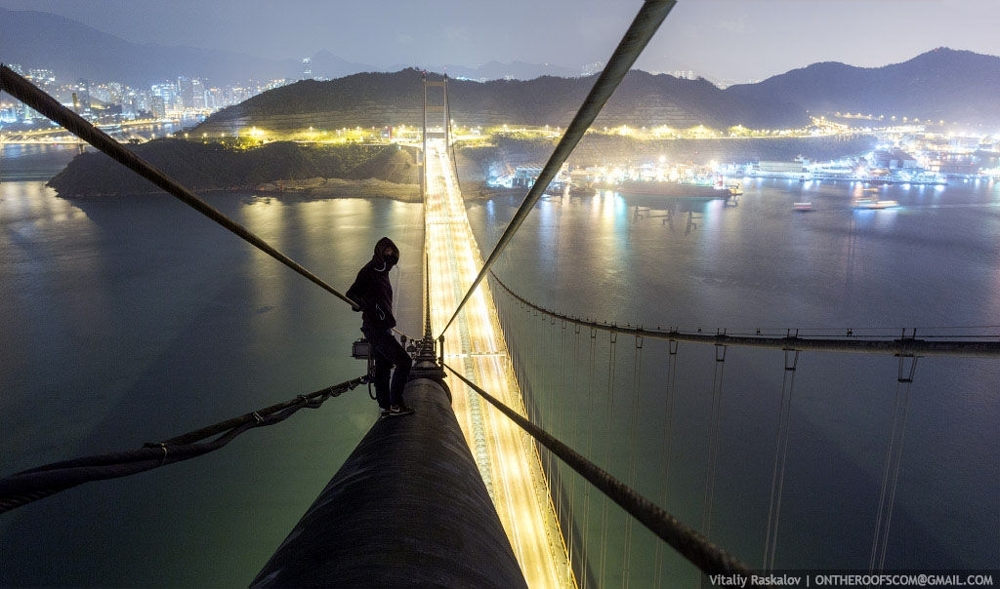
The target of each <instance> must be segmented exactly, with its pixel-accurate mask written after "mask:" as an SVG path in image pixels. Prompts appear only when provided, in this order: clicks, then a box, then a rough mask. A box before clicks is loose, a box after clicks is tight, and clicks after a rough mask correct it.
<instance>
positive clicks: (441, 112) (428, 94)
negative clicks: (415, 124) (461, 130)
mask: <svg viewBox="0 0 1000 589" xmlns="http://www.w3.org/2000/svg"><path fill="white" fill-rule="evenodd" d="M421 78H422V79H423V81H424V121H423V132H422V133H421V136H422V137H423V151H422V155H421V157H422V158H424V159H425V161H423V162H422V163H423V164H424V165H423V173H422V174H421V175H420V189H421V190H420V192H421V194H424V193H425V190H426V187H427V179H426V177H425V176H426V174H427V165H426V157H427V139H428V138H443V139H444V144H445V147H446V148H447V147H448V146H449V145H450V139H451V138H450V135H449V132H450V126H451V125H450V124H449V123H450V122H451V113H450V112H449V110H448V75H447V74H445V75H444V76H442V78H441V79H440V80H437V81H434V80H428V79H427V72H424V73H423V75H422V76H421ZM439 124H440V127H439V126H438V125H439Z"/></svg>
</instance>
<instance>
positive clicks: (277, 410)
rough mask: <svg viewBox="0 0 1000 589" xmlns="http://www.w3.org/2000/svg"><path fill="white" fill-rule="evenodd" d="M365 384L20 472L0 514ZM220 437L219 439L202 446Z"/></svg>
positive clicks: (2, 492) (196, 450) (205, 448)
mask: <svg viewBox="0 0 1000 589" xmlns="http://www.w3.org/2000/svg"><path fill="white" fill-rule="evenodd" d="M364 382H366V377H364V376H362V377H359V378H354V379H351V380H348V381H345V382H342V383H340V384H336V385H333V386H329V387H326V388H325V389H321V390H318V391H316V392H313V393H309V394H306V395H299V396H297V397H295V398H294V399H290V400H288V401H285V402H283V403H278V404H276V405H271V406H270V407H266V408H264V409H258V410H257V411H253V412H251V413H247V414H246V415H243V416H240V417H234V418H232V419H228V420H226V421H222V422H219V423H216V424H214V425H210V426H208V427H204V428H202V429H199V430H195V431H193V432H189V433H186V434H183V435H180V436H177V437H174V438H170V439H169V440H166V441H163V442H153V443H146V444H145V445H143V447H142V448H139V449H137V450H131V451H126V452H117V453H112V454H104V455H98V456H87V457H83V458H76V459H73V460H65V461H62V462H54V463H52V464H47V465H45V466H39V467H36V468H32V469H29V470H24V471H21V472H19V473H16V474H13V475H11V476H9V477H6V478H3V479H0V513H5V512H7V511H10V510H12V509H16V508H18V507H21V506H22V505H27V504H28V503H31V502H32V501H37V500H38V499H42V498H44V497H48V496H49V495H54V494H56V493H59V492H61V491H65V490H66V489H70V488H72V487H75V486H77V485H81V484H83V483H87V482H91V481H99V480H105V479H113V478H119V477H124V476H128V475H130V474H137V473H140V472H144V471H147V470H152V469H154V468H159V467H161V466H165V465H167V464H173V463H175V462H180V461H182V460H187V459H189V458H194V457H196V456H201V455H202V454H207V453H209V452H212V451H214V450H218V449H219V448H222V447H223V446H225V445H226V444H228V443H229V442H231V441H232V440H233V439H235V438H236V437H237V436H239V435H240V434H242V433H243V432H245V431H247V430H250V429H253V428H255V427H262V426H265V425H274V424H275V423H279V422H281V421H284V420H285V419H287V418H288V417H290V416H291V415H292V414H293V413H295V412H296V411H298V410H299V409H302V408H305V407H308V408H310V409H315V408H317V407H319V406H320V405H322V404H323V402H324V401H326V400H327V399H329V398H330V397H337V396H340V395H341V394H343V393H345V392H347V391H349V390H352V389H354V388H355V387H357V386H358V385H360V384H363V383H364ZM218 434H222V435H221V436H219V437H218V438H216V439H214V440H210V441H208V442H201V440H204V439H205V438H208V437H211V436H215V435H218ZM199 442H201V443H199Z"/></svg>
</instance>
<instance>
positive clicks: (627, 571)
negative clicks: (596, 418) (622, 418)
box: [622, 335, 642, 587]
mask: <svg viewBox="0 0 1000 589" xmlns="http://www.w3.org/2000/svg"><path fill="white" fill-rule="evenodd" d="M641 380H642V336H641V335H637V336H635V361H634V362H633V365H632V418H631V420H630V421H629V436H628V442H629V449H628V453H629V466H628V475H627V476H626V478H625V484H626V485H628V486H629V487H632V488H633V489H634V488H635V480H636V468H637V463H638V457H639V391H640V390H641V387H640V382H641ZM631 570H632V518H631V517H629V516H627V515H626V516H625V539H624V542H623V558H622V587H628V586H629V577H630V576H631Z"/></svg>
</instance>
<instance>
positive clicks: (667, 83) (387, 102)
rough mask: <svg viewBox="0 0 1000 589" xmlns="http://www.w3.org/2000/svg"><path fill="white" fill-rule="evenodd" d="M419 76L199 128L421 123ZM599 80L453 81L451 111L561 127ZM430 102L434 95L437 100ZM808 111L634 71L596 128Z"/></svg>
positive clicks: (357, 78)
mask: <svg viewBox="0 0 1000 589" xmlns="http://www.w3.org/2000/svg"><path fill="white" fill-rule="evenodd" d="M421 76H422V73H421V72H419V71H418V70H415V69H407V70H402V71H399V72H395V73H365V74H355V75H353V76H347V77H345V78H340V79H337V80H331V81H328V82H317V81H314V80H306V81H302V82H298V83H295V84H292V85H289V86H285V87H283V88H278V89H276V90H272V91H270V92H265V93H263V94H260V95H258V96H256V97H254V98H251V99H249V100H247V101H245V102H243V103H241V104H238V105H235V106H231V107H229V108H226V109H223V110H221V111H219V112H217V113H215V114H214V115H212V116H211V117H209V119H208V120H207V121H205V122H204V123H203V124H202V125H201V126H199V127H198V128H197V129H196V130H195V131H196V132H208V133H222V132H225V133H230V134H231V133H234V132H236V131H239V130H241V129H246V128H249V127H251V126H257V127H261V128H266V129H272V130H275V131H288V130H292V129H303V128H306V127H309V126H313V127H316V128H325V129H337V128H345V127H354V126H361V127H382V126H387V125H393V126H399V125H419V124H421V123H422V121H423V85H422V82H421ZM594 79H595V78H594V77H593V76H591V77H586V78H556V77H551V76H543V77H540V78H536V79H534V80H530V81H522V80H494V81H490V82H472V81H467V80H449V81H448V105H449V108H450V112H451V118H452V119H453V120H455V121H456V122H457V123H458V124H460V125H463V126H473V127H474V126H484V127H487V126H496V125H503V124H509V125H512V126H517V125H528V126H544V125H551V126H554V127H557V126H561V127H564V126H566V125H568V124H569V123H570V121H572V119H573V115H574V114H575V113H576V111H577V109H579V107H580V104H582V102H583V100H584V98H585V97H586V96H587V93H588V92H589V91H590V88H591V86H593V84H594ZM431 100H433V97H432V99H431ZM808 121H809V119H808V117H807V115H806V113H805V112H804V111H803V110H802V109H801V108H798V107H796V106H795V105H793V104H791V103H789V102H787V101H784V102H782V101H774V100H767V101H763V100H758V99H757V98H755V97H748V98H743V97H739V96H735V95H730V94H727V93H726V92H724V91H723V90H720V89H718V88H716V87H715V86H713V85H712V84H710V83H709V82H707V81H705V80H683V79H678V78H675V77H673V76H669V75H666V74H659V75H653V74H648V73H646V72H642V71H638V70H636V71H632V72H629V74H628V75H627V76H626V77H625V80H624V81H623V82H622V85H621V87H620V88H619V89H618V91H617V92H616V93H615V95H614V96H612V98H611V100H610V101H609V102H608V104H607V105H606V107H605V108H604V110H603V111H602V113H601V114H600V116H598V118H597V120H596V121H595V126H596V127H601V126H608V127H617V126H620V125H634V126H659V125H666V126H669V127H674V128H687V127H692V126H695V125H698V124H705V125H709V126H713V127H723V128H724V127H728V126H732V125H737V124H742V125H744V126H747V127H756V128H763V127H772V126H776V127H801V126H804V125H806V124H808Z"/></svg>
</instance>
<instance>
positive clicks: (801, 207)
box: [792, 202, 813, 212]
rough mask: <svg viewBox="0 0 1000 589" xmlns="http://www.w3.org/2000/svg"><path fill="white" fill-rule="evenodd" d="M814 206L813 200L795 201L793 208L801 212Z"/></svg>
mask: <svg viewBox="0 0 1000 589" xmlns="http://www.w3.org/2000/svg"><path fill="white" fill-rule="evenodd" d="M812 208H813V203H811V202H793V203H792V209H793V210H796V211H800V212H806V211H811V210H812Z"/></svg>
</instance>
